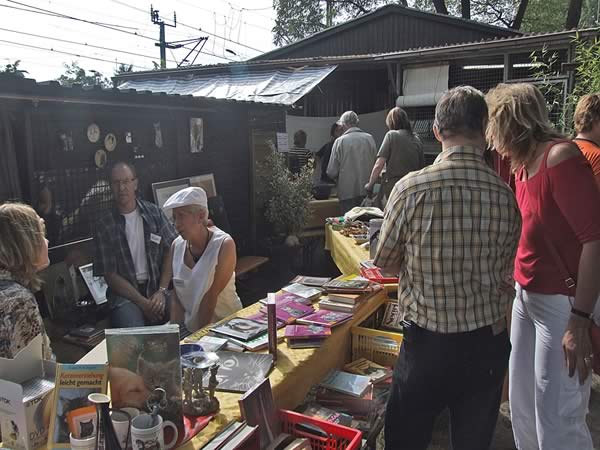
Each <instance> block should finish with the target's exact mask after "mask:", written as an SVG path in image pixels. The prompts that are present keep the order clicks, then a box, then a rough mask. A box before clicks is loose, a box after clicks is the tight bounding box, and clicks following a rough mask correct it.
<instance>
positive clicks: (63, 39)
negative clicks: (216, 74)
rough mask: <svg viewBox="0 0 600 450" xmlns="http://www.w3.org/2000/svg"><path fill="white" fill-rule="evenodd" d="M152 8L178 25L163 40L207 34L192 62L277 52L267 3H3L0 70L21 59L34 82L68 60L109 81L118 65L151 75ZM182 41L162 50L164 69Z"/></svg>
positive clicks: (154, 57)
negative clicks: (149, 71) (176, 46)
mask: <svg viewBox="0 0 600 450" xmlns="http://www.w3.org/2000/svg"><path fill="white" fill-rule="evenodd" d="M151 4H152V6H153V7H154V9H157V10H159V15H160V18H161V19H163V20H164V21H165V23H167V24H172V23H173V13H174V12H175V13H176V14H177V27H176V28H172V27H166V40H167V42H173V41H182V40H190V39H197V38H200V37H203V36H206V37H208V40H207V41H206V42H205V44H204V47H203V49H202V52H201V53H199V54H198V53H197V52H193V53H192V54H191V56H189V57H188V61H189V62H192V60H193V59H194V57H195V56H197V58H196V61H195V64H218V63H227V62H229V61H240V60H244V59H247V58H251V57H253V56H256V55H258V54H260V53H263V52H265V51H268V50H271V49H273V48H274V45H273V43H272V33H271V29H272V28H273V24H274V20H275V12H274V10H273V7H272V5H273V2H272V0H232V1H228V0H151V1H145V0H0V67H2V68H4V66H5V65H6V64H9V63H13V62H14V61H15V60H21V63H20V65H19V69H23V70H26V71H27V72H28V73H26V74H25V76H27V77H28V78H35V79H36V80H37V81H46V80H53V79H56V78H58V77H59V76H60V75H61V74H62V73H64V71H65V68H64V64H65V63H71V62H73V61H77V62H78V63H79V65H80V67H82V68H84V69H86V70H96V71H99V72H101V73H103V74H104V75H106V76H108V77H111V76H112V75H113V72H114V70H115V68H116V66H117V65H118V64H119V63H124V64H132V65H133V70H135V71H140V70H151V69H152V68H153V61H155V62H156V63H160V50H159V48H158V47H156V46H155V45H154V44H155V43H157V42H158V37H159V26H158V25H154V24H152V22H151V20H150V6H151ZM65 16H69V17H70V18H67V17H65ZM75 19H79V20H75ZM184 44H185V47H187V48H179V49H174V50H167V68H175V67H177V65H178V64H179V63H181V62H182V60H184V59H185V58H186V56H187V55H188V53H189V52H190V50H191V49H192V48H193V47H194V45H195V44H196V42H189V43H187V42H186V43H184ZM201 45H202V43H201V44H200V46H201ZM200 46H198V47H197V49H199V48H200ZM185 64H187V63H184V65H185Z"/></svg>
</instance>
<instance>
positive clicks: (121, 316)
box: [109, 295, 149, 328]
mask: <svg viewBox="0 0 600 450" xmlns="http://www.w3.org/2000/svg"><path fill="white" fill-rule="evenodd" d="M109 303H110V325H111V327H112V328H130V327H143V326H146V325H149V324H147V323H146V318H145V317H144V313H143V312H142V310H141V309H140V307H139V306H138V305H136V304H135V303H133V302H132V301H131V300H127V299H126V298H123V297H119V296H116V295H115V296H111V298H110V299H109Z"/></svg>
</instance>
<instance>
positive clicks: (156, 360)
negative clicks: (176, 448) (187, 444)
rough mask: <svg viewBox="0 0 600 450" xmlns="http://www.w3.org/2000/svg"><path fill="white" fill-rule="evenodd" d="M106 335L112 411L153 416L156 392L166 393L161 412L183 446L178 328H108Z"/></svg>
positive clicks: (183, 432) (168, 438)
mask: <svg viewBox="0 0 600 450" xmlns="http://www.w3.org/2000/svg"><path fill="white" fill-rule="evenodd" d="M105 334H106V349H107V353H108V364H109V366H110V368H109V374H108V380H109V381H110V395H111V400H112V407H113V408H117V409H119V408H124V407H133V408H137V409H139V410H143V411H146V412H150V411H148V406H147V401H148V398H149V397H150V395H153V394H154V395H156V393H155V392H154V391H155V389H156V388H162V389H164V391H165V392H166V398H165V400H164V403H163V405H164V406H163V407H161V409H160V411H159V412H160V415H161V416H162V417H163V419H164V420H169V421H171V422H173V424H174V425H175V426H176V427H177V431H178V440H177V443H180V442H181V441H182V440H183V438H184V436H185V430H184V425H183V404H182V392H181V357H180V352H179V326H178V325H160V326H150V327H139V328H109V329H107V330H106V331H105ZM132 386H135V389H132ZM169 431H170V430H169ZM170 439H171V436H165V440H167V441H168V440H170Z"/></svg>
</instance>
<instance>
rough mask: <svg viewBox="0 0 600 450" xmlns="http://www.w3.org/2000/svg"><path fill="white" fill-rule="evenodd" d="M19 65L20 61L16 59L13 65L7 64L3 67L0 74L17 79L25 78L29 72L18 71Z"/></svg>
mask: <svg viewBox="0 0 600 450" xmlns="http://www.w3.org/2000/svg"><path fill="white" fill-rule="evenodd" d="M20 64H21V60H20V59H17V60H16V61H15V62H13V63H8V64H7V65H6V66H4V69H2V70H0V73H8V74H11V75H15V76H17V77H21V78H25V74H26V73H29V72H27V71H26V70H22V69H19V65H20Z"/></svg>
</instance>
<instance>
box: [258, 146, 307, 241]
mask: <svg viewBox="0 0 600 450" xmlns="http://www.w3.org/2000/svg"><path fill="white" fill-rule="evenodd" d="M258 170H259V177H260V180H261V182H260V184H261V189H260V191H259V198H260V200H261V202H262V204H263V206H264V210H265V218H266V220H267V222H269V224H270V225H271V226H272V228H273V231H274V234H275V235H276V236H278V237H280V238H281V239H282V240H283V242H284V243H285V245H286V246H288V247H296V246H298V245H299V244H300V240H299V239H298V234H299V233H300V231H302V230H303V229H304V227H305V226H306V223H307V221H308V219H309V216H310V205H309V203H310V201H311V200H312V199H313V195H312V176H313V175H312V164H311V162H309V164H307V165H306V166H304V167H303V168H302V169H301V171H300V173H298V174H294V173H292V172H290V170H289V169H288V166H287V159H286V156H285V155H284V154H282V153H280V152H278V151H277V150H276V149H274V148H271V150H270V151H269V152H268V154H267V156H266V158H265V160H264V162H263V163H261V164H260V165H259V169H258Z"/></svg>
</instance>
